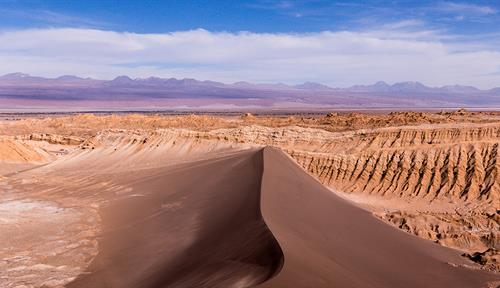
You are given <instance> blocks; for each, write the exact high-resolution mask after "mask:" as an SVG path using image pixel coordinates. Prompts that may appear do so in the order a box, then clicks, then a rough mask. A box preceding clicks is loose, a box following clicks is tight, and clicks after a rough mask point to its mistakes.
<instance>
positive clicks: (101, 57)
mask: <svg viewBox="0 0 500 288" xmlns="http://www.w3.org/2000/svg"><path fill="white" fill-rule="evenodd" d="M0 15H1V17H0V61H1V63H2V64H3V65H2V67H0V73H8V72H14V71H22V72H27V73H32V74H36V75H42V76H56V75H60V74H76V75H82V76H92V77H97V78H106V79H107V78H113V77H115V76H117V75H120V74H128V75H131V76H132V77H147V76H151V75H156V76H162V77H194V78H201V79H211V80H219V81H224V82H232V81H239V80H246V81H254V82H285V83H298V82H303V81H316V82H322V83H326V84H329V85H334V86H349V85H353V84H368V83H371V82H375V81H378V80H385V81H387V82H397V81H406V80H412V81H422V82H424V83H426V84H429V85H434V86H440V85H450V84H457V83H458V84H466V85H475V86H479V87H483V88H489V87H494V86H500V48H499V47H500V1H468V2H467V1H323V0H302V1H275V0H259V1H111V0H108V1H102V0H101V1H93V0H87V1H62V0H60V1H17V0H2V1H1V2H0Z"/></svg>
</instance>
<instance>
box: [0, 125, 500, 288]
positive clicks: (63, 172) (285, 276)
mask: <svg viewBox="0 0 500 288" xmlns="http://www.w3.org/2000/svg"><path fill="white" fill-rule="evenodd" d="M169 121H170V120H169ZM172 121H173V120H172ZM175 121H177V120H175ZM63 122H64V121H63ZM106 123H108V124H109V123H110V122H106ZM106 123H105V125H107V124H106ZM153 123H155V122H153ZM211 123H212V122H211ZM32 124H33V125H35V126H36V121H35V122H32ZM75 125H76V124H75ZM103 125H104V124H103ZM128 125H131V124H128ZM139 125H141V124H140V123H139ZM148 125H149V124H148ZM152 125H154V124H152ZM82 127H83V126H82ZM28 128H29V127H26V129H28ZM23 129H24V128H23ZM64 129H66V128H64ZM64 129H63V130H60V131H70V132H71V131H73V130H71V129H69V130H64ZM78 129H81V128H78ZM9 131H13V130H9ZM23 131H24V130H23ZM26 131H29V129H28V130H26ZM41 131H43V130H41ZM78 131H80V130H78ZM85 131H87V132H85V133H88V134H85V133H84V134H82V135H85V137H78V136H75V135H74V133H73V132H71V133H68V134H71V135H68V134H64V135H62V136H61V135H57V134H47V133H38V134H27V135H24V136H20V135H12V136H9V137H4V138H3V139H4V142H3V144H2V145H4V146H2V147H3V151H7V152H8V151H13V150H12V149H15V151H16V153H17V154H15V155H14V154H12V153H10V152H8V153H3V154H0V170H2V169H4V170H5V171H6V172H4V173H3V175H4V177H3V179H2V178H0V190H1V192H2V193H1V194H0V230H1V231H8V232H7V233H4V234H3V235H7V234H8V237H1V236H0V259H1V260H0V286H2V287H16V286H19V285H25V286H27V287H40V286H41V285H44V287H61V285H64V284H67V283H70V282H71V284H68V285H69V286H71V287H89V285H90V287H249V286H253V285H262V286H263V287H311V283H314V285H313V287H482V286H484V285H483V284H484V283H486V282H488V281H490V280H499V277H498V274H493V273H488V272H486V271H484V270H478V267H479V266H477V265H476V264H475V263H473V262H471V261H469V260H468V259H467V258H466V257H460V254H461V253H462V252H459V251H456V250H450V249H447V248H444V247H441V246H438V245H435V244H433V243H432V242H430V241H427V240H422V239H419V238H416V237H414V236H411V235H409V234H407V233H404V232H401V231H398V230H397V229H395V228H393V227H392V226H390V225H387V224H385V223H384V222H381V221H380V220H377V218H376V217H374V216H373V215H372V213H370V212H367V211H366V210H363V209H360V208H357V206H356V205H361V206H363V207H365V208H367V209H369V210H372V211H375V212H376V215H378V216H379V217H380V218H382V219H384V220H387V221H388V222H391V223H393V224H395V225H396V226H398V227H399V228H401V229H403V230H406V231H408V232H410V233H412V234H415V235H418V236H420V237H423V238H427V239H432V240H435V241H436V242H438V243H440V244H443V245H447V246H450V247H457V248H460V249H464V250H465V251H471V252H474V251H484V250H485V249H486V248H488V247H489V248H490V250H488V252H485V253H484V256H480V258H481V257H482V258H481V259H490V260H488V261H490V262H489V264H487V265H485V266H484V267H483V268H486V267H492V268H493V269H495V267H496V266H495V265H496V264H495V262H493V261H494V259H496V258H498V253H497V252H496V250H494V248H492V247H497V245H498V243H499V241H498V235H499V234H498V227H499V226H498V225H499V223H500V222H499V221H498V216H497V215H498V211H496V212H495V210H494V209H495V207H499V206H498V203H499V193H500V189H499V186H498V185H499V178H498V171H499V170H498V169H499V168H498V165H499V164H498V163H500V162H499V161H498V160H497V158H498V153H497V149H498V143H499V135H500V131H499V130H498V125H497V124H495V123H490V124H440V125H425V126H418V127H395V128H382V129H371V130H368V129H364V130H358V131H347V132H341V133H332V132H327V131H324V130H319V129H311V128H303V127H296V126H294V127H262V126H255V125H251V126H244V127H238V128H225V129H213V130H210V131H193V130H184V129H144V130H143V129H140V130H102V131H97V132H92V130H91V129H90V130H85ZM265 145H273V146H277V147H282V148H283V149H284V151H285V152H287V153H288V154H289V155H291V156H292V157H293V158H294V160H295V161H297V163H299V165H300V166H302V167H303V168H304V169H305V170H307V172H309V173H310V174H311V175H313V176H314V177H315V178H316V179H318V180H320V181H321V182H322V183H323V184H326V185H329V186H330V188H334V189H337V190H340V191H341V192H344V193H342V194H339V195H343V197H344V198H348V199H350V200H355V201H356V202H357V203H356V204H353V203H352V202H351V201H349V200H343V199H341V198H339V197H338V196H336V194H335V193H333V192H332V191H330V190H328V189H326V188H325V187H323V186H322V185H321V184H319V182H317V180H315V179H314V178H313V177H311V176H309V175H308V174H307V173H306V172H305V171H304V170H302V169H301V168H299V165H297V164H295V163H294V161H293V160H291V159H290V158H289V157H288V156H286V155H285V154H283V153H282V152H280V151H277V150H273V149H270V148H266V149H264V150H259V149H260V147H264V146H265ZM8 149H10V150H8ZM18 152H20V153H18ZM13 155H14V156H13ZM13 157H17V158H16V159H14V158H13ZM54 160H55V161H54ZM6 163H9V164H8V165H6ZM9 165H10V166H9ZM28 168H29V169H28ZM15 171H17V172H18V173H14V172H15ZM411 171H413V172H411ZM1 174H2V173H1V171H0V175H1ZM405 187H406V188H405ZM235 191H237V193H235ZM345 192H347V193H348V194H345ZM259 202H260V203H259ZM492 209H493V212H491V210H492ZM491 213H492V214H491ZM495 213H496V214H495ZM495 217H497V218H495ZM171 219H174V220H175V221H171ZM495 257H496V258H495ZM481 259H480V261H482V260H481ZM497 262H498V260H497ZM117 263H119V265H117ZM281 265H283V266H281ZM488 265H489V266H488ZM85 271H86V273H84V272H85ZM89 272H90V273H89ZM272 276H275V277H274V278H272V279H271V277H272ZM315 281H316V282H315ZM259 283H260V284H259ZM127 285H131V286H127ZM412 285H413V286H412ZM492 285H493V284H492Z"/></svg>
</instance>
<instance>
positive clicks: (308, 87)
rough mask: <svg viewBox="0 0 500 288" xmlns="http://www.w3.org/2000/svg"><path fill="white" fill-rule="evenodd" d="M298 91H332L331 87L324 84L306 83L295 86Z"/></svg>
mask: <svg viewBox="0 0 500 288" xmlns="http://www.w3.org/2000/svg"><path fill="white" fill-rule="evenodd" d="M293 87H295V88H297V89H306V90H330V89H332V88H331V87H328V86H326V85H324V84H321V83H316V82H309V81H307V82H304V83H302V84H298V85H295V86H293Z"/></svg>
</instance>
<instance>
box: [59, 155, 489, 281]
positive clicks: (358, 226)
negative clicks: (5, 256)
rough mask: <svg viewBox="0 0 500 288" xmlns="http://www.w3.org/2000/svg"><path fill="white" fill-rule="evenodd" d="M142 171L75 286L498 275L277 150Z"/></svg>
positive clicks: (110, 210) (107, 217)
mask: <svg viewBox="0 0 500 288" xmlns="http://www.w3.org/2000/svg"><path fill="white" fill-rule="evenodd" d="M134 173H139V174H141V175H135V176H136V179H140V180H139V181H135V182H134V183H133V184H130V186H131V187H132V188H133V189H132V190H131V191H130V192H127V194H125V195H122V196H120V197H119V198H116V199H115V198H114V199H109V200H110V201H109V204H108V205H106V206H104V207H102V208H101V210H100V214H101V217H102V222H103V230H102V231H103V232H102V236H101V237H100V239H99V254H98V256H97V257H96V258H95V259H94V261H93V262H92V263H91V265H90V267H89V268H88V271H87V272H88V273H85V274H82V275H81V276H80V277H78V278H77V279H76V280H75V281H73V282H72V283H70V284H69V285H68V286H67V287H71V288H79V287H95V288H98V287H120V288H122V287H144V288H156V287H180V288H184V287H186V288H187V287H276V288H277V287H304V288H308V287H315V288H321V287H325V288H331V287H342V288H346V287H353V288H354V287H356V288H365V287H366V288H368V287H415V288H416V287H464V288H465V287H483V286H484V285H485V284H486V282H488V281H494V280H499V278H498V276H497V275H495V274H493V273H489V272H486V271H480V270H472V269H468V268H465V265H473V263H472V262H470V261H467V260H466V259H463V258H461V257H460V256H459V253H458V251H455V250H451V249H447V248H444V247H441V246H438V245H436V244H434V243H432V242H430V241H426V240H422V239H419V238H417V237H414V236H411V235H409V234H406V233H404V232H402V231H399V230H397V229H395V228H394V227H392V226H389V225H388V224H386V223H383V222H382V221H380V220H378V219H376V218H375V217H373V216H372V215H371V214H370V213H369V212H367V211H364V210H362V209H360V208H358V207H356V206H354V205H352V204H351V203H349V202H348V201H346V200H344V199H342V198H340V197H338V196H336V195H335V194H333V193H332V192H331V191H329V190H328V189H326V188H325V187H323V186H322V185H321V184H320V183H319V182H318V181H316V180H315V179H314V178H313V177H311V176H310V175H308V174H307V173H305V172H304V171H303V170H302V169H301V168H300V167H299V166H298V165H297V164H295V163H294V162H293V161H292V160H291V159H290V158H289V157H288V156H287V155H285V154H284V153H282V152H281V151H279V150H277V149H274V148H264V149H261V150H253V151H246V152H238V153H235V154H232V155H226V156H223V157H219V158H214V159H211V160H204V161H198V162H192V163H188V164H182V165H177V166H175V167H170V168H161V169H153V170H141V171H137V172H134ZM114 177H116V180H117V181H124V180H123V179H121V180H120V177H119V176H117V175H115V176H114ZM268 227H269V228H268ZM271 231H272V233H271ZM278 243H279V244H278ZM284 259H286V261H284ZM450 263H453V265H450Z"/></svg>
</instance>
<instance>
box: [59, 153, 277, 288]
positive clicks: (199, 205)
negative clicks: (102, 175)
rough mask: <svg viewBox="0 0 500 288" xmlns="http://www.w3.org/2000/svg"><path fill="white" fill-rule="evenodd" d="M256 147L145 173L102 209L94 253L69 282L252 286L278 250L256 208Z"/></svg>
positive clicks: (271, 267) (267, 273) (273, 266)
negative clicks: (83, 270)
mask: <svg viewBox="0 0 500 288" xmlns="http://www.w3.org/2000/svg"><path fill="white" fill-rule="evenodd" d="M262 157H263V155H262V152H260V151H257V152H256V151H250V152H243V153H239V154H237V155H233V156H226V157H224V158H219V159H213V160H206V161H201V162H195V163H191V164H185V165H182V166H180V167H176V168H175V169H174V170H172V169H165V171H164V173H162V172H161V171H160V173H158V171H154V174H155V175H157V176H153V177H151V174H150V173H148V172H144V171H142V172H138V173H145V175H144V178H143V179H144V180H143V181H139V182H135V183H134V184H133V189H132V191H131V192H130V194H129V195H127V196H126V197H122V198H121V199H116V200H113V201H112V202H111V203H110V204H109V205H107V206H106V207H103V208H102V209H101V212H100V214H101V217H102V222H103V233H102V237H101V238H100V239H99V254H98V256H97V257H96V258H95V259H94V261H93V262H92V263H91V265H90V267H89V268H88V272H89V273H88V274H83V275H81V276H80V277H79V278H77V279H76V280H75V281H73V282H72V283H70V284H69V285H68V286H67V287H71V288H74V287H251V286H255V285H257V284H259V283H262V282H264V281H266V280H267V279H269V278H271V277H272V276H273V275H275V274H276V273H277V272H278V271H279V270H280V269H281V266H282V263H283V254H282V252H281V248H280V247H279V245H278V243H277V242H276V240H275V239H274V237H273V235H272V234H271V232H270V231H269V229H268V228H267V226H266V224H265V223H264V221H263V219H262V215H261V212H260V190H261V187H260V185H261V177H262V170H263V160H262Z"/></svg>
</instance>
